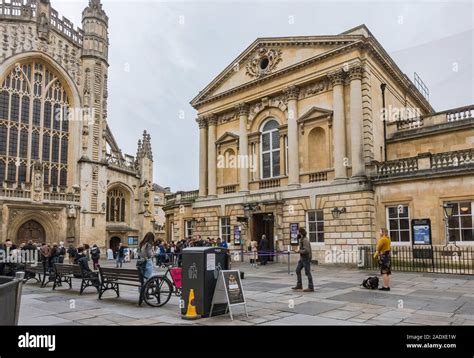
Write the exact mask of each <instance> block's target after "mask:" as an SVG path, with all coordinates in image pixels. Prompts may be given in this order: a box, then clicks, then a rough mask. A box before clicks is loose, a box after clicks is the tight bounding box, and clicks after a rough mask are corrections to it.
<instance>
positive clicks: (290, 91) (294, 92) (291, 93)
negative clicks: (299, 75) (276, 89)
mask: <svg viewBox="0 0 474 358" xmlns="http://www.w3.org/2000/svg"><path fill="white" fill-rule="evenodd" d="M283 93H284V94H285V96H286V97H287V100H296V99H298V96H299V94H300V88H299V87H298V86H295V85H291V86H289V87H286V88H285V89H284V90H283Z"/></svg>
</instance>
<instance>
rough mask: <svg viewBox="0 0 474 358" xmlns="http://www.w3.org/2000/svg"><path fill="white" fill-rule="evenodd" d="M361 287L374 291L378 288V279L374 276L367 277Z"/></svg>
mask: <svg viewBox="0 0 474 358" xmlns="http://www.w3.org/2000/svg"><path fill="white" fill-rule="evenodd" d="M362 286H364V287H365V288H367V289H369V290H375V289H377V288H379V278H378V277H375V276H372V277H367V278H366V279H365V280H364V281H362Z"/></svg>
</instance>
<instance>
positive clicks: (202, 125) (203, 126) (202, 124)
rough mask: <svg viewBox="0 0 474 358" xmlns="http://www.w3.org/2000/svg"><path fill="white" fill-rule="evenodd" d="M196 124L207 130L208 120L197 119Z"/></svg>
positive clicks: (202, 117)
mask: <svg viewBox="0 0 474 358" xmlns="http://www.w3.org/2000/svg"><path fill="white" fill-rule="evenodd" d="M196 123H197V124H198V125H199V129H202V128H207V118H206V117H204V116H200V117H197V118H196Z"/></svg>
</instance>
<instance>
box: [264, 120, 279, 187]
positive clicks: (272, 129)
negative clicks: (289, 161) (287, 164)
mask: <svg viewBox="0 0 474 358" xmlns="http://www.w3.org/2000/svg"><path fill="white" fill-rule="evenodd" d="M278 126H279V125H278V122H277V121H276V120H274V119H270V120H268V121H266V122H265V123H264V125H263V126H262V130H261V132H262V138H261V153H262V154H261V155H262V157H261V163H262V164H261V171H262V179H268V178H273V177H278V176H280V131H279V130H278Z"/></svg>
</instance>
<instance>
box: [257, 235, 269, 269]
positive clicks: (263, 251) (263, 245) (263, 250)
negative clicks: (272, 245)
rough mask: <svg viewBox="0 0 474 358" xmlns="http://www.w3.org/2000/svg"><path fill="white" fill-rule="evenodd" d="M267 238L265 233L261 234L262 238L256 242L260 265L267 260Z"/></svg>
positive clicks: (264, 263) (263, 264)
mask: <svg viewBox="0 0 474 358" xmlns="http://www.w3.org/2000/svg"><path fill="white" fill-rule="evenodd" d="M268 249H269V246H268V239H267V236H266V235H265V234H263V235H262V239H261V240H260V242H259V244H258V252H259V254H260V265H262V266H265V265H266V264H267V261H268Z"/></svg>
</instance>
